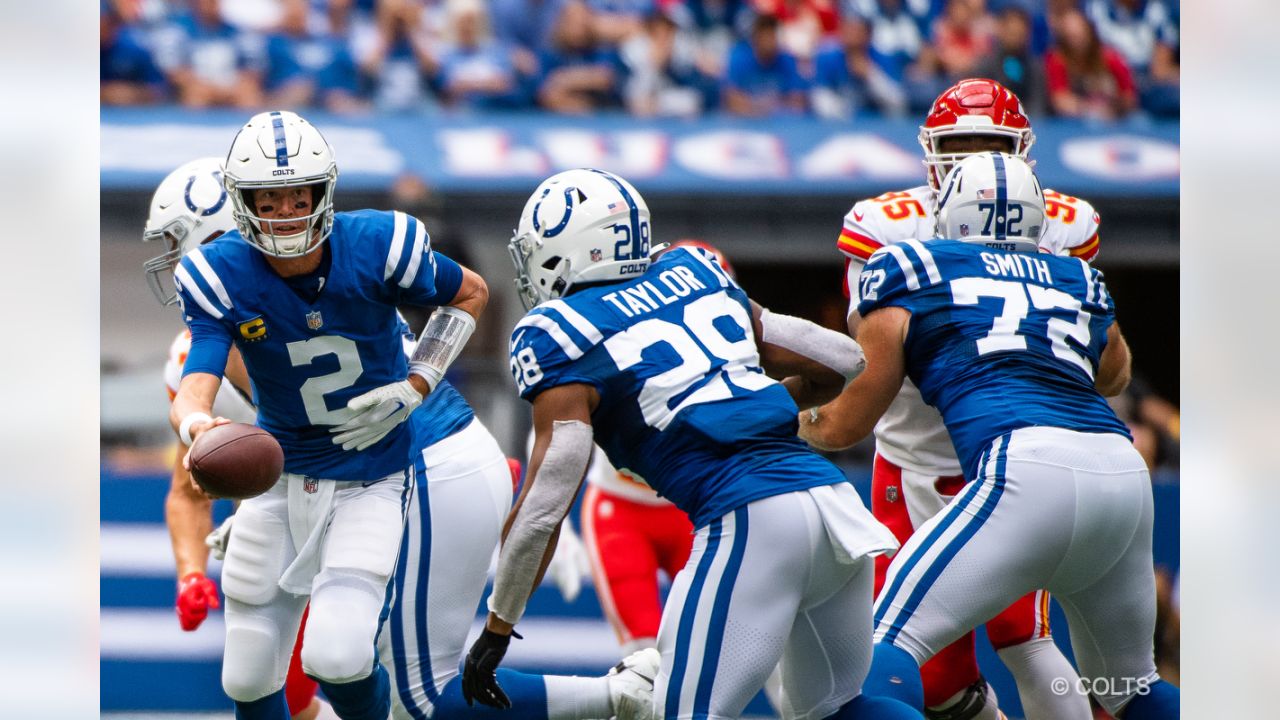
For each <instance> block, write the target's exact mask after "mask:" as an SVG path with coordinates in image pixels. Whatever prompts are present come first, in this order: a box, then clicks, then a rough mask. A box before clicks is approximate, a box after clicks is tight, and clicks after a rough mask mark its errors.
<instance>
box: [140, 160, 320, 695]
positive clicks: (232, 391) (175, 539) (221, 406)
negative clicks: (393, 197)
mask: <svg viewBox="0 0 1280 720" xmlns="http://www.w3.org/2000/svg"><path fill="white" fill-rule="evenodd" d="M234 227H235V221H234V220H233V219H232V217H231V203H230V202H227V196H226V191H225V190H224V188H223V186H222V160H221V159H219V158H216V157H210V158H201V159H199V160H193V161H191V162H189V163H187V164H185V165H182V166H181V167H179V168H178V169H176V170H174V171H173V172H171V173H169V175H168V176H167V177H165V179H164V180H163V181H161V183H160V185H159V186H158V187H157V188H156V192H155V194H154V195H153V196H152V198H151V208H150V213H149V215H148V216H147V224H146V227H145V228H144V230H143V233H142V239H143V240H144V241H148V242H151V241H155V242H161V243H163V245H164V247H165V252H164V253H163V254H161V255H158V256H156V257H154V258H152V259H150V260H148V261H147V262H146V263H145V264H144V265H143V269H144V271H145V272H146V277H147V284H148V285H149V286H150V287H151V292H152V293H153V294H154V295H155V296H156V299H157V300H159V301H160V303H161V304H163V305H172V304H174V303H176V302H177V294H176V293H175V292H174V284H173V269H174V267H175V266H176V265H177V264H178V261H179V260H181V259H182V256H183V255H185V254H186V253H187V252H189V251H190V250H192V249H193V248H196V247H199V246H200V245H203V244H204V243H207V242H210V241H211V240H213V239H214V238H216V237H218V236H219V235H221V234H222V233H224V232H226V231H228V230H230V229H232V228H234ZM190 349H191V333H190V332H189V331H187V330H185V329H184V330H183V331H182V332H180V333H178V336H177V337H176V338H175V339H174V341H173V343H172V345H170V346H169V358H168V361H167V362H166V363H165V367H164V382H165V387H166V388H167V389H168V391H169V400H170V401H172V400H173V398H174V395H175V394H176V393H177V391H178V383H179V381H180V380H181V379H182V366H183V364H184V363H185V362H186V360H187V352H188V351H189V350H190ZM250 397H251V390H250V388H249V376H248V374H247V373H246V372H245V369H244V363H243V361H242V360H241V359H240V353H239V351H237V350H236V349H235V348H232V349H231V353H230V355H229V356H228V358H227V372H226V377H225V378H224V379H223V381H222V387H221V388H220V389H219V390H218V395H217V397H216V398H215V400H214V412H215V414H216V415H219V416H221V417H226V418H229V419H231V420H232V421H235V422H246V423H253V422H254V420H255V418H256V415H257V412H256V411H255V410H254V408H253V405H252V403H251V402H250V401H249V398H250ZM176 442H178V443H179V444H178V446H177V447H176V448H175V450H174V467H173V479H172V482H171V483H170V485H169V493H168V495H167V496H166V497H165V504H164V518H165V524H166V525H168V527H169V539H170V542H171V543H172V544H173V557H174V562H175V565H176V568H177V574H178V594H177V600H176V602H175V606H176V610H177V613H178V622H179V624H180V625H181V626H182V629H183V630H186V631H188V632H190V631H194V630H195V629H196V628H198V627H200V624H201V623H203V622H204V620H205V618H206V617H207V616H208V614H209V610H211V609H217V608H218V605H219V601H218V586H217V585H216V584H215V583H214V582H213V580H211V579H210V578H209V577H208V576H207V575H206V571H207V569H208V563H209V548H208V547H207V546H206V544H205V538H206V537H209V536H210V533H211V532H212V531H213V517H212V509H213V501H212V500H211V499H210V498H209V497H208V496H207V495H204V494H203V493H201V492H200V491H199V490H197V489H196V488H195V486H194V485H193V484H192V483H191V480H190V478H189V476H188V473H187V471H186V469H184V468H183V467H182V456H183V455H185V454H186V452H187V448H186V447H185V446H182V445H181V441H176ZM220 530H221V529H220ZM220 540H221V542H222V544H223V546H224V547H225V543H226V536H225V533H222V535H221V538H220ZM303 626H304V627H305V619H304V621H303ZM299 637H301V630H300V631H299ZM298 646H299V647H301V643H299V645H298ZM285 696H286V698H287V699H288V702H289V713H290V715H292V717H293V718H298V719H301V720H315V719H316V718H319V717H321V713H324V717H336V716H335V715H332V709H330V708H329V707H328V705H327V704H326V703H324V702H322V701H321V700H320V699H319V698H317V697H316V681H314V680H312V679H311V678H309V677H307V676H306V675H305V674H303V672H302V663H301V660H300V659H299V657H298V653H297V652H296V651H295V652H294V656H293V659H292V661H291V662H290V665H289V675H288V679H287V681H286V689H285Z"/></svg>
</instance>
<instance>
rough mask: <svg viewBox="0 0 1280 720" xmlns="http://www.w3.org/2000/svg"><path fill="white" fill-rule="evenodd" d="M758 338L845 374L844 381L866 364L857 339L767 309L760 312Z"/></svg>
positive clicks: (857, 373) (851, 378) (856, 375)
mask: <svg viewBox="0 0 1280 720" xmlns="http://www.w3.org/2000/svg"><path fill="white" fill-rule="evenodd" d="M760 328H761V330H762V333H761V338H760V339H761V340H763V341H764V342H767V343H769V344H770V345H777V346H778V347H780V348H785V349H787V350H790V351H791V352H793V353H796V354H797V355H803V356H805V357H807V358H809V359H810V360H813V361H814V362H817V363H821V364H823V365H825V366H827V367H829V368H831V369H832V370H834V371H836V372H838V373H840V374H841V375H843V376H844V379H845V382H848V381H850V380H853V379H854V378H856V377H858V375H859V374H860V373H861V372H862V370H863V369H864V368H866V366H867V358H866V357H865V356H864V355H863V354H862V346H861V345H859V344H858V343H857V341H856V340H854V339H853V338H851V337H849V336H848V335H845V334H843V333H838V332H836V331H834V330H828V329H826V328H824V327H822V326H820V325H817V324H814V323H811V322H809V321H808V320H804V319H802V318H798V317H792V316H791V315H778V314H777V313H772V312H769V310H768V309H767V308H765V309H762V310H761V311H760Z"/></svg>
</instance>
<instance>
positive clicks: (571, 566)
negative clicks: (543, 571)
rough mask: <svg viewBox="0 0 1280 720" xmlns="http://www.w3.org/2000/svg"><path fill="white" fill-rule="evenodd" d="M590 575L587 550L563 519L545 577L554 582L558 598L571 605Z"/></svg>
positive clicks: (567, 522) (566, 520) (571, 526)
mask: <svg viewBox="0 0 1280 720" xmlns="http://www.w3.org/2000/svg"><path fill="white" fill-rule="evenodd" d="M590 574H591V560H590V559H589V558H588V557H587V548H586V546H585V545H583V544H582V540H581V539H580V538H579V537H578V533H576V532H574V531H573V524H572V523H570V522H569V519H568V518H565V521H564V523H563V524H562V525H561V526H560V541H559V542H558V543H556V551H555V553H554V554H553V555H552V556H551V562H550V563H549V564H548V565H547V577H549V578H551V580H552V581H553V582H555V584H556V588H557V589H559V590H560V597H562V598H564V601H565V602H570V603H571V602H573V601H574V600H577V599H578V595H579V594H580V593H581V592H582V580H583V578H584V577H589V576H590Z"/></svg>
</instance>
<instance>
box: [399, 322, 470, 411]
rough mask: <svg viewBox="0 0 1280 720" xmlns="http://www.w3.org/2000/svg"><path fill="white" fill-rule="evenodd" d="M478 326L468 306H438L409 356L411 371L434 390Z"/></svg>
mask: <svg viewBox="0 0 1280 720" xmlns="http://www.w3.org/2000/svg"><path fill="white" fill-rule="evenodd" d="M475 329H476V319H475V318H473V317H471V313H468V312H467V311H466V310H459V309H458V308H455V307H449V306H447V305H446V306H442V307H439V308H436V311H435V312H433V313H431V318H430V319H428V320H427V326H426V327H424V328H423V329H422V338H421V339H420V340H418V345H417V347H415V348H414V349H413V355H412V356H411V357H410V358H409V372H410V373H411V374H413V375H420V376H421V377H422V379H423V380H426V381H427V387H430V388H431V389H432V390H435V389H436V385H439V384H440V381H441V380H442V379H443V378H444V373H445V371H446V370H448V369H449V366H450V365H451V364H453V361H454V360H456V359H457V358H458V354H459V353H461V352H462V347H463V346H464V345H466V344H467V341H468V340H470V339H471V333H473V332H475Z"/></svg>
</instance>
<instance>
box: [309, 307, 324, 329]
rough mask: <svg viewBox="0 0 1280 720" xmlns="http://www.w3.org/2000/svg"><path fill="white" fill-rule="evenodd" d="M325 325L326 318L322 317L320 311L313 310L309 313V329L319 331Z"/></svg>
mask: <svg viewBox="0 0 1280 720" xmlns="http://www.w3.org/2000/svg"><path fill="white" fill-rule="evenodd" d="M322 325H324V318H322V317H320V311H319V310H312V311H311V312H309V313H307V327H309V328H311V329H312V330H319V329H320V327H321V326H322Z"/></svg>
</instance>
